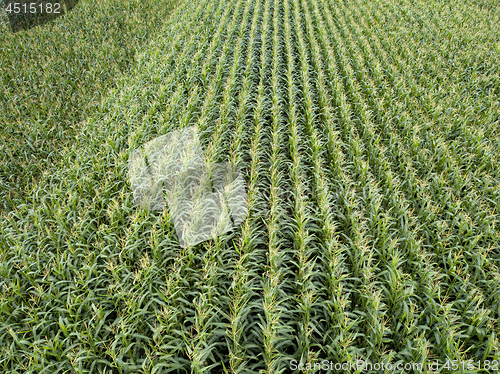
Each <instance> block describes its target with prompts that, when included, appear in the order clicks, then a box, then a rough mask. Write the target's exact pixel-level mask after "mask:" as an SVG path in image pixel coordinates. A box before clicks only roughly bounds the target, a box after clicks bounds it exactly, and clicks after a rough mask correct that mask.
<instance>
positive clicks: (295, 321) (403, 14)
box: [0, 0, 500, 374]
mask: <svg viewBox="0 0 500 374" xmlns="http://www.w3.org/2000/svg"><path fill="white" fill-rule="evenodd" d="M82 2H83V3H85V1H82ZM499 60H500V5H499V3H498V2H497V1H494V0H476V1H474V0H451V1H449V2H442V1H438V0H430V1H424V0H389V1H381V0H367V1H362V0H284V1H278V0H226V1H221V0H199V1H194V0H185V1H180V2H178V4H177V5H176V7H175V10H174V12H173V13H172V14H171V15H170V16H169V17H168V18H167V19H165V21H164V25H163V26H162V29H161V30H160V31H159V33H158V35H157V36H156V37H155V38H154V39H152V40H151V41H150V42H149V43H148V44H147V45H145V46H144V47H143V49H142V50H141V52H140V54H139V55H138V56H137V64H136V66H135V67H134V69H133V70H132V71H129V72H128V73H127V74H126V75H123V76H121V77H119V78H117V79H118V80H117V83H116V87H115V88H113V89H111V90H109V92H106V95H105V96H104V98H103V99H102V102H101V103H100V104H99V106H98V109H96V110H95V112H94V113H93V114H92V115H90V116H89V117H88V118H86V119H85V122H84V125H81V126H80V128H79V130H78V132H77V133H76V134H75V135H74V138H72V140H71V142H70V146H68V147H67V148H65V150H64V152H61V153H62V154H61V156H60V158H59V160H58V161H57V163H55V164H54V165H52V166H50V167H48V168H47V169H46V170H45V171H44V172H43V174H42V175H41V176H40V178H39V180H38V181H37V182H36V183H34V185H33V186H32V187H31V188H30V189H29V192H28V193H27V195H26V197H25V199H24V200H23V202H22V203H18V204H17V205H16V206H15V207H13V208H12V209H11V210H10V211H7V212H6V213H4V214H3V215H2V216H0V368H1V371H2V372H5V373H39V374H42V373H120V374H121V373H292V372H296V373H299V372H331V373H334V372H350V371H342V370H337V369H328V370H325V371H321V369H318V367H317V366H316V367H315V366H314V365H315V363H316V364H319V363H321V362H323V361H324V360H328V361H332V362H336V363H345V362H352V361H356V360H364V361H366V362H372V363H377V362H379V363H380V362H390V363H393V364H396V363H398V362H400V363H422V364H425V365H427V364H428V363H430V362H434V361H436V360H437V361H439V362H440V364H441V368H440V369H439V372H463V373H465V372H468V373H472V372H490V369H488V367H485V366H481V369H482V370H483V368H484V370H483V371H474V370H467V366H466V367H465V369H464V367H463V366H462V365H460V366H459V368H458V369H457V370H451V369H449V368H446V367H445V363H446V362H450V361H453V360H456V361H457V362H466V361H468V360H472V361H473V362H475V363H476V364H475V366H476V368H477V366H478V364H477V362H481V365H483V363H484V362H486V361H487V360H489V361H490V362H491V363H492V365H494V364H493V363H494V362H495V360H499V359H500V357H499V353H500V342H499V336H498V335H499V333H500V325H499V319H500V268H499V267H500V215H499V213H500V172H499V170H500V168H499V161H500V131H499V130H500V65H499V64H498V61H499ZM188 126H197V127H198V129H199V135H200V140H201V143H202V146H203V150H204V153H205V156H206V158H207V160H209V161H213V162H231V163H234V164H236V165H238V167H239V168H240V170H241V172H242V174H243V176H244V180H245V185H246V193H247V204H248V216H247V217H246V219H245V220H244V222H243V223H242V224H241V225H240V226H238V227H237V228H236V229H235V230H233V231H231V232H229V233H226V234H224V235H222V236H219V237H217V238H215V239H213V240H209V241H206V242H203V243H201V244H198V245H196V246H191V247H188V248H182V247H181V246H180V245H179V242H178V240H177V237H176V235H175V230H174V227H173V223H172V217H171V213H170V212H169V211H168V209H167V210H165V211H162V212H155V211H148V210H145V209H139V208H137V207H136V206H135V205H134V201H133V196H132V192H131V187H130V182H129V180H128V177H127V168H128V167H127V161H128V158H129V155H130V154H131V152H132V151H133V150H134V149H136V148H138V147H140V146H141V145H142V144H144V143H146V142H147V141H149V140H151V139H153V138H155V137H157V136H159V135H163V134H167V133H169V132H170V131H173V130H175V129H179V128H185V127H188ZM469 362H470V361H469ZM496 362H497V364H498V361H496ZM292 363H295V366H292ZM299 364H300V365H301V366H300V368H301V369H299V368H298V365H299ZM308 367H309V368H313V369H312V370H310V371H308V370H307V369H306V368H308ZM492 367H493V366H492ZM497 367H498V365H497ZM491 370H493V369H491ZM352 372H354V371H352ZM356 372H359V373H361V372H383V371H376V370H373V371H370V370H365V371H363V370H361V369H359V370H358V371H356ZM386 372H391V371H386ZM400 372H401V371H400ZM406 372H415V373H416V372H430V371H429V370H427V369H425V366H424V369H423V370H422V371H415V370H414V371H406Z"/></svg>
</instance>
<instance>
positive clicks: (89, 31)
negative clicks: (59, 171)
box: [0, 0, 178, 212]
mask: <svg viewBox="0 0 500 374" xmlns="http://www.w3.org/2000/svg"><path fill="white" fill-rule="evenodd" d="M176 3H178V1H177V0H175V1H167V2H166V1H162V0H147V1H146V2H144V1H139V0H124V1H119V2H118V1H113V0H100V1H82V2H78V5H77V6H76V7H75V8H74V9H73V10H71V12H68V13H66V14H65V15H64V16H62V17H61V18H59V19H57V20H55V21H51V22H49V23H47V24H44V25H43V26H39V27H35V28H33V29H30V30H28V31H23V32H18V33H15V34H14V33H11V32H10V26H9V24H8V21H7V17H6V12H4V5H3V1H2V0H0V124H1V126H0V212H1V211H4V212H5V211H9V210H11V209H12V207H13V206H15V205H17V204H20V203H22V202H23V199H24V196H25V195H26V194H27V193H28V191H29V190H30V189H31V188H32V186H33V185H34V184H35V183H36V182H37V181H38V179H39V177H40V175H41V174H42V173H43V172H45V171H47V170H48V169H50V166H51V165H52V164H54V163H55V162H57V160H59V159H60V157H61V154H62V153H63V152H64V149H65V146H66V145H68V144H70V143H71V141H72V140H73V139H74V136H75V134H78V131H79V129H80V124H81V122H82V120H84V119H85V118H86V117H87V116H89V114H90V113H92V112H93V111H94V109H95V107H96V106H97V105H98V104H99V102H100V100H101V98H102V96H104V95H106V94H107V92H108V91H109V90H110V89H112V88H113V87H115V85H116V80H117V78H118V77H119V76H120V75H121V74H123V73H125V72H127V71H129V70H130V69H131V68H132V67H133V66H134V65H135V53H136V52H137V51H138V50H140V49H142V48H143V47H144V46H145V45H147V44H148V42H149V40H150V39H151V37H152V36H153V35H156V34H157V33H158V32H159V31H160V30H161V28H162V26H163V23H164V21H165V19H166V17H167V16H168V15H169V14H170V13H171V12H172V9H173V8H174V6H175V5H176Z"/></svg>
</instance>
